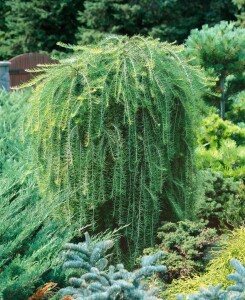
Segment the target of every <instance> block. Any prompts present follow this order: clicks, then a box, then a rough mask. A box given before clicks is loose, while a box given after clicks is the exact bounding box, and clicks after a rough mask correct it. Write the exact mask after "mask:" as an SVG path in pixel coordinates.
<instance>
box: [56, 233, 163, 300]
mask: <svg viewBox="0 0 245 300" xmlns="http://www.w3.org/2000/svg"><path fill="white" fill-rule="evenodd" d="M112 246H113V241H112V240H104V241H100V242H97V243H95V242H94V241H93V240H91V239H90V236H89V235H88V233H85V242H83V243H78V244H72V243H69V244H66V245H65V249H67V251H66V253H65V259H66V261H65V263H64V268H65V269H67V268H68V269H78V270H79V271H80V272H81V276H80V277H79V278H77V277H71V278H70V280H69V282H70V284H71V286H69V287H66V288H64V289H61V290H60V291H59V294H60V295H61V296H67V295H70V296H72V299H81V300H82V299H83V300H90V299H94V300H99V299H105V300H106V299H108V300H109V299H111V300H113V299H125V300H127V299H128V300H133V299H135V300H137V299H138V300H143V299H145V300H157V299H158V298H156V297H155V296H154V295H155V294H156V292H157V291H156V290H155V289H150V288H149V287H147V285H146V284H145V283H144V282H143V280H144V279H145V278H146V277H149V276H151V275H152V274H154V273H156V272H166V267H165V266H161V265H155V262H156V261H157V260H158V259H159V258H160V257H161V256H162V255H163V252H162V251H160V252H158V253H156V254H154V255H152V256H144V257H143V258H142V260H141V268H140V269H138V270H135V271H134V272H129V271H127V270H126V269H125V268H124V266H123V264H118V265H117V266H116V267H115V266H112V265H110V266H109V267H108V260H107V258H106V252H107V250H109V249H110V248H111V247H112Z"/></svg>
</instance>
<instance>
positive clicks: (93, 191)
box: [29, 37, 202, 253]
mask: <svg viewBox="0 0 245 300" xmlns="http://www.w3.org/2000/svg"><path fill="white" fill-rule="evenodd" d="M71 48H72V49H73V50H74V51H75V54H74V56H72V57H70V58H69V59H66V60H63V61H61V62H60V64H58V65H51V66H43V67H41V68H40V69H39V70H37V71H42V72H43V73H42V74H41V75H40V76H39V77H38V78H36V79H34V81H33V82H32V83H31V84H37V86H36V88H35V92H34V94H33V96H32V98H31V103H32V111H31V113H30V122H29V125H30V130H31V133H32V135H33V139H34V143H35V147H36V156H35V157H36V158H38V161H39V182H40V187H41V190H42V191H43V192H44V193H45V192H46V193H47V194H48V195H53V194H54V193H60V195H62V197H63V199H66V200H67V201H66V205H64V210H63V216H68V217H71V216H72V215H76V216H77V218H78V219H80V220H81V223H82V224H84V223H86V222H91V223H92V224H93V226H94V227H95V224H96V221H98V222H97V224H100V229H101V230H102V228H103V227H106V228H108V227H110V228H114V227H117V226H121V225H126V224H129V226H128V227H126V229H125V232H124V235H125V237H126V240H127V244H128V246H129V245H130V247H129V248H130V250H131V252H132V253H134V252H138V249H139V248H140V247H141V248H142V247H144V246H149V245H150V244H153V243H154V234H155V230H156V228H157V226H158V225H159V220H160V218H165V219H166V218H167V217H168V218H169V216H170V215H171V217H172V219H182V218H184V217H186V216H188V217H190V216H191V214H192V211H193V206H194V200H193V199H194V195H193V194H194V191H195V186H194V185H195V180H194V179H195V178H194V163H193V144H194V139H195V137H194V134H193V128H194V122H195V120H196V115H195V111H196V101H199V98H198V97H199V91H200V87H201V84H200V82H201V81H202V80H201V77H200V76H201V75H200V73H199V71H198V70H197V69H196V68H193V67H191V66H189V65H188V63H187V62H186V61H184V60H183V59H181V55H180V52H181V50H182V48H181V47H179V46H174V45H169V44H162V43H160V42H158V41H155V40H152V39H144V38H141V37H134V38H131V39H128V38H126V37H125V38H110V39H108V40H106V41H103V42H102V43H101V44H99V45H98V46H97V47H94V46H86V47H85V46H77V47H71Z"/></svg>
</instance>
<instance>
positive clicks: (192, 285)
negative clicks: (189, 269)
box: [160, 227, 245, 300]
mask: <svg viewBox="0 0 245 300" xmlns="http://www.w3.org/2000/svg"><path fill="white" fill-rule="evenodd" d="M221 244H222V246H221V248H220V249H219V250H217V251H213V255H214V258H213V259H212V260H211V261H210V262H209V265H208V266H207V268H206V270H205V272H204V273H203V274H202V273H201V274H196V275H194V276H193V277H183V278H181V279H179V280H173V282H172V284H170V285H168V287H167V289H166V290H165V291H163V292H161V294H160V296H161V297H162V298H163V299H164V297H166V298H167V299H168V300H175V299H176V297H175V295H176V294H182V293H183V294H191V293H197V292H198V290H199V288H201V287H202V288H207V287H208V285H213V286H216V285H218V284H221V285H222V286H223V288H226V287H227V286H229V285H230V281H229V280H228V279H227V278H226V276H227V275H229V274H230V273H232V271H233V269H232V266H231V265H230V260H231V259H232V258H234V259H238V260H239V261H240V262H241V263H242V264H243V265H244V264H245V248H244V245H245V228H244V227H241V228H239V229H235V230H234V231H232V232H231V233H230V234H229V237H228V238H227V237H224V238H223V240H222V242H221ZM207 299H209V298H207ZM211 299H212V298H211ZM232 299H233V298H232ZM235 299H236V298H235ZM238 299H239V298H238Z"/></svg>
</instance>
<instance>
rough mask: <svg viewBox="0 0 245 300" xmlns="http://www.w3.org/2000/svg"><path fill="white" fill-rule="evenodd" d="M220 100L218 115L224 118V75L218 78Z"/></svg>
mask: <svg viewBox="0 0 245 300" xmlns="http://www.w3.org/2000/svg"><path fill="white" fill-rule="evenodd" d="M220 88H221V100H220V117H221V118H222V119H223V120H224V119H225V76H224V75H221V78H220Z"/></svg>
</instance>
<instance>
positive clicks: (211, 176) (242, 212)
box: [197, 169, 245, 229]
mask: <svg viewBox="0 0 245 300" xmlns="http://www.w3.org/2000/svg"><path fill="white" fill-rule="evenodd" d="M200 176H201V177H202V181H203V191H204V197H203V199H202V201H200V202H199V205H198V209H197V216H198V218H199V219H201V220H203V221H204V222H207V224H208V226H210V227H214V228H218V227H223V228H224V227H228V228H230V229H232V228H234V227H238V226H240V225H241V224H242V223H243V222H244V220H245V187H244V183H243V182H242V181H239V180H235V179H234V178H233V177H225V176H224V175H223V173H222V172H219V171H212V170H211V169H209V170H202V171H200Z"/></svg>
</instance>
